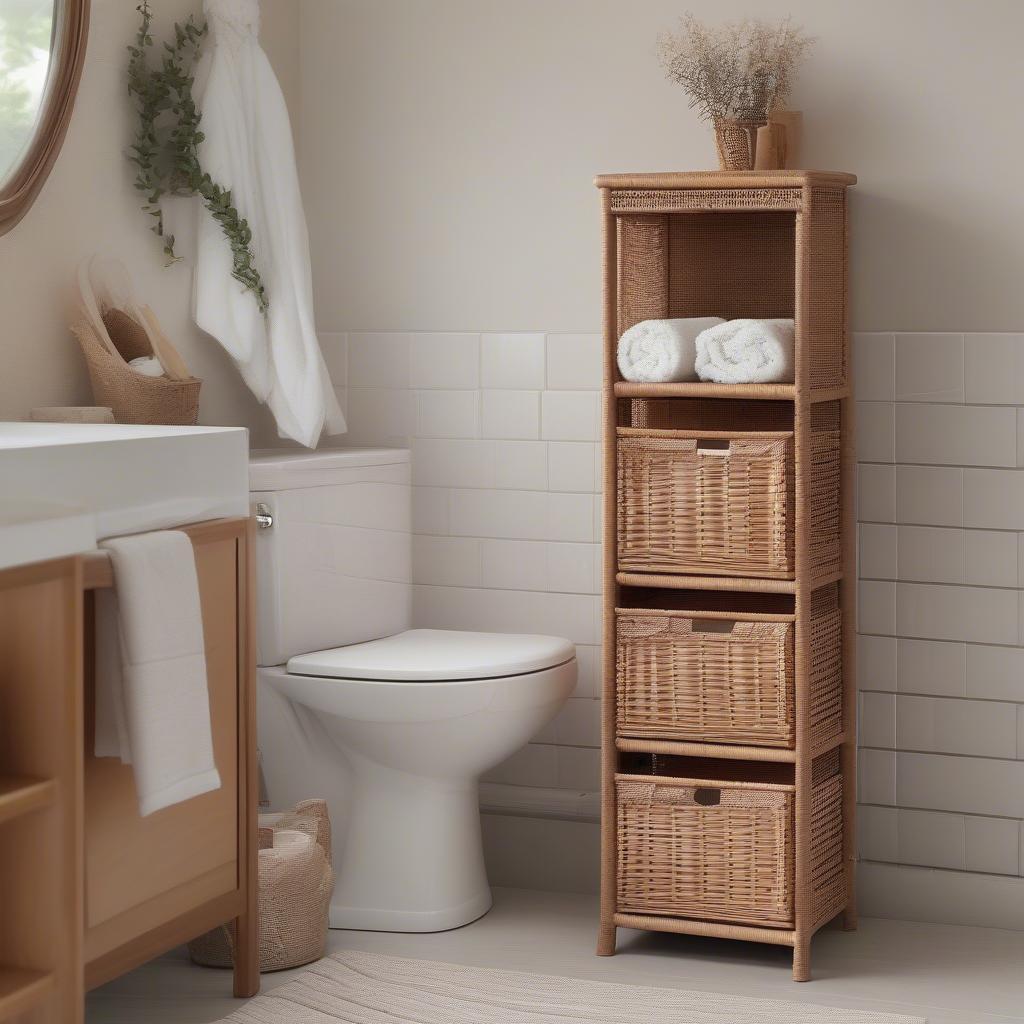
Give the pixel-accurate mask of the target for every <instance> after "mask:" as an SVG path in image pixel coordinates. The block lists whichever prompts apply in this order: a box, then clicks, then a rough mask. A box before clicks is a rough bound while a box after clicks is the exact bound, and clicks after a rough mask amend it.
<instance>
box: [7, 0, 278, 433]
mask: <svg viewBox="0 0 1024 1024" xmlns="http://www.w3.org/2000/svg"><path fill="white" fill-rule="evenodd" d="M200 8H201V4H200V3H199V2H198V0H160V2H159V3H158V4H156V5H155V9H156V11H157V14H158V17H157V27H158V29H161V30H162V29H166V28H168V27H169V26H170V23H171V22H172V21H173V20H180V19H182V18H184V17H186V16H187V14H188V13H189V12H191V11H198V10H200ZM297 13H298V12H297V8H296V7H295V4H294V0H264V22H265V24H264V29H265V36H266V38H267V39H268V40H269V41H268V43H267V49H268V52H269V53H270V55H271V59H272V60H273V61H274V63H275V66H277V67H278V69H279V73H280V74H281V77H282V82H283V83H284V86H285V89H286V91H288V90H289V89H290V90H291V95H290V96H289V101H290V102H293V101H294V99H295V95H294V88H295V85H296V81H297V75H296V68H297V66H298V53H297V42H298V40H297V34H296V33H297V24H298V23H297ZM137 20H138V16H137V14H136V13H135V4H134V3H132V2H129V0H93V14H92V23H91V26H90V38H89V49H88V54H87V57H86V64H85V71H84V74H83V77H82V87H81V92H80V93H79V97H78V102H77V105H76V108H75V114H74V117H73V118H72V121H71V127H70V130H69V132H68V137H67V140H66V143H65V146H64V149H63V150H62V152H61V154H60V157H59V159H58V160H57V164H56V166H55V167H54V170H53V173H52V174H51V175H50V178H49V180H48V181H47V183H46V185H45V187H44V189H43V191H42V193H41V195H40V197H39V199H38V201H37V202H36V204H35V205H34V206H33V208H32V209H31V210H30V211H29V213H28V215H27V216H26V217H25V219H24V220H23V221H22V222H21V223H20V224H19V225H18V226H17V227H16V228H15V229H14V230H13V231H12V232H10V233H9V234H7V235H5V236H3V237H2V238H0V305H2V308H3V313H4V326H3V332H2V338H3V340H2V343H0V419H22V418H24V417H25V415H26V414H27V412H28V410H29V409H30V408H32V407H33V406H37V405H77V404H88V403H90V402H91V401H92V399H91V395H90V390H89V384H88V379H87V377H86V374H85V367H84V364H83V362H82V358H81V355H80V353H79V351H78V348H77V345H76V343H75V342H74V339H73V338H72V337H71V335H70V333H69V332H68V330H67V324H68V315H69V307H70V304H71V299H72V296H73V287H74V276H75V268H76V267H77V265H78V263H79V261H80V260H81V259H82V258H83V257H84V256H86V255H88V254H89V253H92V252H99V253H103V254H106V255H111V256H116V257H118V258H119V259H121V260H122V261H123V262H124V263H125V264H126V265H127V266H128V267H129V268H130V269H131V272H132V274H133V277H134V280H135V285H136V289H137V290H138V292H139V294H140V295H142V296H143V297H144V298H145V299H146V300H147V301H148V302H149V303H150V304H151V305H152V306H153V308H154V309H155V310H156V313H157V315H158V316H159V317H160V319H161V321H162V322H163V324H164V326H165V327H166V328H167V330H168V332H169V334H170V335H171V337H172V338H173V339H174V341H175V342H176V343H177V344H178V345H179V347H180V348H181V351H182V353H183V355H184V356H185V358H186V360H187V361H188V364H189V366H190V367H191V369H192V371H193V373H195V374H196V375H197V376H199V377H201V378H202V379H203V390H202V402H201V412H200V416H201V420H202V422H204V423H214V424H238V425H244V426H249V427H251V428H252V429H253V431H254V440H255V442H256V443H259V444H269V443H275V442H276V432H275V431H274V428H273V425H272V423H271V422H270V420H269V417H268V416H267V415H266V414H265V412H264V411H263V410H262V409H261V408H260V407H259V406H258V405H257V403H256V402H255V400H254V399H253V398H252V397H251V396H250V394H249V392H248V391H247V390H246V388H245V386H244V385H243V383H242V381H241V378H240V377H239V376H238V374H237V372H236V371H235V369H234V367H233V366H232V365H231V363H230V362H229V360H228V358H227V356H226V355H224V354H223V352H222V351H221V349H220V348H219V346H218V345H217V344H216V343H215V342H214V341H213V340H212V339H211V338H209V337H207V336H206V335H205V334H203V333H202V332H201V331H199V330H198V329H196V328H195V327H194V326H193V325H192V324H191V323H190V322H189V318H188V308H189V289H190V271H189V270H188V269H187V268H185V267H184V266H181V265H178V266H174V267H171V268H164V266H163V257H162V253H161V251H160V245H159V243H158V242H157V240H156V238H155V237H154V236H153V235H151V234H150V233H149V232H148V230H147V223H146V218H145V216H144V215H143V214H142V212H141V211H140V209H139V203H138V196H137V194H136V192H135V191H134V189H133V188H132V186H131V180H132V174H131V166H130V165H129V164H128V162H127V161H126V160H125V158H124V150H125V148H126V146H127V144H128V135H129V132H130V130H131V126H132V119H131V110H130V107H129V104H128V100H127V97H126V95H125V87H124V61H125V51H124V47H125V44H126V43H127V42H128V40H129V38H130V37H131V36H132V34H133V33H134V31H135V28H136V25H137Z"/></svg>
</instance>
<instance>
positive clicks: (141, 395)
mask: <svg viewBox="0 0 1024 1024" xmlns="http://www.w3.org/2000/svg"><path fill="white" fill-rule="evenodd" d="M103 323H104V325H105V326H106V328H107V333H108V334H109V335H110V339H111V341H113V343H114V346H115V348H116V349H117V351H118V353H119V354H120V356H117V355H114V353H112V352H111V351H110V350H109V349H108V348H107V346H106V345H104V344H103V342H102V341H101V340H100V339H99V337H97V334H96V329H95V328H94V327H93V326H92V324H90V323H89V322H88V320H85V319H83V320H81V321H80V322H79V323H77V324H75V325H74V326H73V327H72V330H73V331H74V333H75V337H76V338H78V343H79V345H80V346H81V349H82V354H83V355H84V356H85V363H86V366H87V368H88V370H89V380H90V382H91V383H92V393H93V397H94V398H95V401H96V404H97V405H103V406H108V407H109V408H111V409H112V410H113V411H114V419H115V420H116V421H117V422H118V423H159V424H165V425H168V426H192V425H193V424H195V422H196V421H197V420H198V418H199V388H200V386H201V385H202V381H201V380H199V379H198V378H196V377H190V378H188V379H186V380H172V379H171V378H169V377H147V376H145V375H144V374H141V373H137V372H136V371H135V370H133V369H132V368H131V367H130V366H129V365H128V363H129V362H130V361H131V360H132V359H138V358H140V357H148V356H152V355H153V347H152V345H151V344H150V342H149V338H148V336H147V334H146V331H145V329H144V328H143V327H142V325H141V324H139V323H138V322H137V321H136V320H134V319H132V317H130V316H128V314H127V313H123V312H121V311H120V310H117V309H110V310H107V312H106V313H104V314H103Z"/></svg>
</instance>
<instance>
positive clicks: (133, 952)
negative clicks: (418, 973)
mask: <svg viewBox="0 0 1024 1024" xmlns="http://www.w3.org/2000/svg"><path fill="white" fill-rule="evenodd" d="M37 428H38V429H37ZM83 445H84V446H88V453H86V449H85V448H84V447H83ZM247 456H248V452H247V437H246V432H245V431H244V430H217V429H211V428H195V429H193V428H176V429H173V430H172V429H169V428H161V427H137V428H132V427H119V426H115V427H96V428H82V427H77V426H76V427H74V428H71V427H57V426H55V425H47V424H32V425H29V424H10V425H5V424H0V478H2V479H3V481H4V495H5V496H6V495H8V494H19V495H23V494H32V495H33V501H34V502H35V499H36V497H37V496H38V498H39V501H40V502H42V504H39V503H34V504H32V505H25V504H24V503H22V504H20V505H18V506H16V507H15V506H14V505H13V502H12V503H9V505H10V506H11V507H8V508H6V509H4V508H2V507H0V907H3V913H2V914H0V1021H6V1020H11V1019H14V1018H18V1019H21V1015H23V1014H27V1017H26V1018H25V1019H28V1020H32V1021H33V1022H35V1021H40V1022H42V1021H46V1022H51V1021H52V1022H54V1024H56V1022H60V1024H73V1022H75V1021H81V1020H82V1015H83V999H84V992H85V991H87V990H88V989H91V988H94V987H95V986H97V985H100V984H103V983H104V982H106V981H108V980H110V979H112V978H114V977H116V976H118V975H119V974H122V973H123V972H125V971H127V970H129V969H131V968H133V967H135V966H137V965H139V964H141V963H143V962H145V961H146V960H149V959H151V958H153V957H155V956H158V955H160V954H162V953H164V952H166V951H167V950H169V949H171V948H173V947H175V946H177V945H180V944H182V943H183V942H186V941H188V940H189V939H191V938H194V937H196V936H198V935H200V934H202V933H204V932H205V931H207V930H209V929H211V928H214V927H217V926H220V925H230V926H231V927H232V929H233V942H234V946H235V950H236V964H235V971H234V992H235V994H236V995H239V996H246V995H252V994H254V993H255V992H256V990H257V989H258V986H259V972H258V953H257V932H256V926H257V922H256V912H255V898H256V871H255V865H256V849H257V844H256V841H255V840H256V834H255V833H256V815H257V810H258V808H257V803H258V793H257V783H256V767H255V765H256V748H255V699H254V684H253V679H254V666H255V653H254V637H253V631H252V620H253V573H252V525H251V520H250V519H249V518H248V480H247ZM29 477H33V478H34V479H31V480H30V479H29ZM72 492H73V493H72ZM2 503H3V502H2V499H0V505H2ZM163 528H181V529H182V530H183V531H184V532H185V533H187V535H188V536H189V537H190V539H191V541H192V544H193V547H194V549H195V554H196V568H197V573H198V577H199V587H200V599H201V605H202V616H203V627H204V637H205V646H206V660H207V675H208V684H209V692H210V713H211V724H212V733H213V742H214V754H215V759H216V763H217V769H218V772H219V774H220V777H221V782H222V785H221V787H220V789H218V790H216V791H214V792H211V793H206V794H204V795H202V796H199V797H195V798H193V799H191V800H187V801H185V802H183V803H179V804H176V805H174V806H172V807H168V808H166V809H164V810H162V811H158V812H157V813H155V814H152V815H149V816H148V817H145V818H142V817H140V816H139V813H138V800H137V796H136V792H135V785H134V779H133V775H132V770H131V768H130V767H128V766H125V765H122V764H121V763H120V761H119V760H118V759H116V758H102V759H97V758H95V757H94V756H93V755H92V748H93V695H94V691H95V679H94V678H93V676H94V673H93V626H94V623H93V615H94V612H93V604H94V595H95V593H96V591H97V590H98V589H100V588H104V587H110V586H112V585H113V582H114V581H113V573H112V569H111V565H110V563H109V560H108V559H107V556H106V555H105V554H104V553H103V552H102V551H99V550H97V548H96V540H97V537H106V536H113V535H116V534H119V533H128V532H141V531H143V530H148V529H163ZM48 546H49V549H48ZM226 980H227V979H226V978H225V981H226Z"/></svg>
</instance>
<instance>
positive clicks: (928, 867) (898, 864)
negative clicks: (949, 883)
mask: <svg viewBox="0 0 1024 1024" xmlns="http://www.w3.org/2000/svg"><path fill="white" fill-rule="evenodd" d="M965 845H966V843H965ZM857 860H858V861H859V863H861V864H884V865H885V866H886V867H891V868H917V870H918V871H948V872H949V873H950V874H951V875H972V876H976V875H980V876H982V877H985V878H1005V879H1006V880H1007V881H1011V882H1013V881H1016V882H1019V881H1020V875H1018V874H1013V875H1010V874H1002V873H1000V872H998V871H977V870H972V869H971V868H951V867H945V866H940V865H938V864H918V863H916V862H914V861H909V860H904V861H900V860H875V859H874V858H872V857H860V856H858V858H857ZM1010 1019H1011V1020H1012V1019H1013V1018H1010Z"/></svg>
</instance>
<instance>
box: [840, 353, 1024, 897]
mask: <svg viewBox="0 0 1024 1024" xmlns="http://www.w3.org/2000/svg"><path fill="white" fill-rule="evenodd" d="M853 355H854V359H853V364H854V371H855V374H854V375H855V384H856V387H857V398H858V414H859V418H860V424H861V425H860V428H859V430H858V435H857V441H858V460H859V463H860V467H859V473H858V488H859V493H858V519H859V521H860V528H859V538H858V539H859V575H860V579H861V583H860V622H859V631H860V634H861V635H860V638H859V642H858V665H857V672H858V685H859V689H860V745H861V752H860V801H861V804H862V806H861V814H860V826H859V834H860V856H861V858H862V859H863V860H865V861H875V862H879V864H880V865H900V866H901V870H914V867H915V866H916V867H919V868H926V869H940V870H939V871H937V872H935V871H932V872H931V875H929V874H928V873H927V872H922V873H921V874H920V875H915V876H913V880H912V884H908V887H907V890H906V891H907V892H908V893H917V892H918V890H920V894H919V895H917V896H913V898H912V897H911V896H910V895H908V896H906V897H905V898H904V900H903V902H902V904H901V910H900V912H901V913H916V904H915V901H917V902H922V903H923V902H924V901H925V900H926V899H927V898H929V896H928V894H929V893H931V894H932V897H938V895H939V894H940V893H941V891H943V889H944V888H948V887H950V886H953V887H954V888H956V891H958V892H960V891H966V890H965V889H964V885H961V884H960V882H958V881H956V880H957V879H960V878H965V877H966V876H968V875H970V874H978V875H986V876H992V880H993V884H1000V885H1001V884H1003V883H1001V882H998V879H999V878H1000V877H1002V878H1004V879H1006V876H1014V877H1017V876H1021V875H1022V874H1024V860H1022V850H1024V544H1022V543H1021V536H1020V533H1021V531H1024V471H1022V470H1021V469H1020V468H1019V467H1021V466H1024V416H1022V415H1021V414H1022V411H1024V410H1021V409H1019V408H1017V406H1019V405H1024V335H1022V334H855V335H854V338H853ZM882 870H883V869H882V868H881V866H880V867H879V868H878V869H877V870H876V869H871V870H868V871H867V872H866V873H865V877H866V878H867V879H869V880H875V881H877V880H878V879H881V878H885V877H889V876H887V875H884V874H881V873H880V872H882ZM948 872H956V873H957V874H956V875H950V874H948ZM901 877H906V878H909V877H910V876H901ZM943 879H945V881H944V880H943ZM964 884H966V883H964ZM1005 884H1007V885H1009V884H1014V885H1017V886H1019V885H1020V884H1021V883H1020V881H1019V878H1018V881H1017V882H1016V883H1010V882H1009V880H1008V879H1006V881H1005ZM875 888H877V886H875ZM1000 891H1003V890H1000ZM1014 891H1016V890H1014ZM1009 892H1010V890H1006V893H1007V895H1008V898H1016V897H1009ZM875 896H877V893H876V894H875ZM872 902H875V898H874V897H872ZM922 913H924V914H925V915H926V914H927V912H926V911H922Z"/></svg>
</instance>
